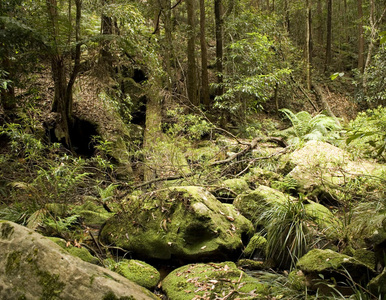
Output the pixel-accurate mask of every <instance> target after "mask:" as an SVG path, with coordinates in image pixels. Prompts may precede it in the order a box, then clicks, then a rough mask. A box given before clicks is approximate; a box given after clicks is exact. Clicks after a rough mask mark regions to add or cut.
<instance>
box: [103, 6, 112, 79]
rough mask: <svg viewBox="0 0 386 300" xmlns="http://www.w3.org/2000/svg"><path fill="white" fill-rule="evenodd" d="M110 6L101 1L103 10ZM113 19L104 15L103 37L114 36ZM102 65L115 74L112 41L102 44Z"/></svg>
mask: <svg viewBox="0 0 386 300" xmlns="http://www.w3.org/2000/svg"><path fill="white" fill-rule="evenodd" d="M107 4H108V0H101V6H102V9H103V8H104V7H105V6H106V5H107ZM113 26H114V24H113V18H112V17H110V16H107V15H105V14H104V13H102V15H101V33H102V35H111V34H113ZM101 46H102V47H101V50H100V56H101V64H102V66H103V68H106V69H107V70H108V72H109V73H110V74H112V73H113V56H112V54H111V51H110V41H109V40H108V39H104V40H102V42H101Z"/></svg>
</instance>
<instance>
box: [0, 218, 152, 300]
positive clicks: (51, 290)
mask: <svg viewBox="0 0 386 300" xmlns="http://www.w3.org/2000/svg"><path fill="white" fill-rule="evenodd" d="M0 287H1V288H0V299H63V300H73V299H95V300H103V299H143V300H145V299H158V297H157V296H155V295H154V294H152V293H151V292H149V291H148V290H147V289H145V288H143V287H141V286H139V285H137V284H136V283H134V282H132V281H130V280H128V279H126V278H125V277H123V276H121V275H119V274H117V273H115V272H112V271H110V270H108V269H105V268H102V267H99V266H96V265H94V264H90V263H87V262H85V261H82V260H81V259H79V258H78V257H75V256H72V255H70V254H68V253H67V251H65V250H64V249H63V248H61V247H60V246H58V245H57V244H55V243H54V242H53V241H51V240H49V239H48V238H45V237H43V236H42V235H40V234H38V233H36V232H34V231H32V230H30V229H28V228H26V227H23V226H21V225H18V224H15V223H12V222H8V221H0Z"/></svg>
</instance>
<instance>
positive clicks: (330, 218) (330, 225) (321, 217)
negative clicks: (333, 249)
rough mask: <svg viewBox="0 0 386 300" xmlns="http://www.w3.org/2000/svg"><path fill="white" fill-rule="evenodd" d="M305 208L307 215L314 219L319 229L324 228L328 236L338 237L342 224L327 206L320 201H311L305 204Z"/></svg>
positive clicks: (331, 237)
mask: <svg viewBox="0 0 386 300" xmlns="http://www.w3.org/2000/svg"><path fill="white" fill-rule="evenodd" d="M304 210H305V212H306V215H308V216H310V217H311V218H312V219H313V221H314V222H315V223H316V225H317V226H318V228H319V230H322V231H323V232H324V233H325V234H326V236H327V237H328V238H330V239H335V238H338V230H337V229H339V228H341V227H342V224H341V222H340V220H339V219H338V218H336V217H335V216H334V215H333V214H332V212H331V211H330V210H329V209H328V208H327V207H325V206H323V205H321V204H319V203H316V202H313V201H309V203H308V204H305V205H304Z"/></svg>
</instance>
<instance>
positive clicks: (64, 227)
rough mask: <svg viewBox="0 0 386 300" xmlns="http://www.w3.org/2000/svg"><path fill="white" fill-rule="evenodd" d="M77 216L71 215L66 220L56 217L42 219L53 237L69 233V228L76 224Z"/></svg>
mask: <svg viewBox="0 0 386 300" xmlns="http://www.w3.org/2000/svg"><path fill="white" fill-rule="evenodd" d="M78 219H79V216H78V215H72V216H68V217H66V218H61V217H59V216H57V217H48V218H45V219H44V222H43V223H44V226H45V227H46V228H47V227H48V228H49V229H48V228H47V229H48V230H49V231H50V232H51V234H53V235H59V236H64V233H65V232H69V231H70V229H71V227H72V226H73V225H74V224H76V223H77V222H78Z"/></svg>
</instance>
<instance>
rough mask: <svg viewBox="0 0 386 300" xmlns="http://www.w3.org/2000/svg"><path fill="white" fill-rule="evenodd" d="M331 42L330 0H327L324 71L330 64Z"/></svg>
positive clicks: (326, 70)
mask: <svg viewBox="0 0 386 300" xmlns="http://www.w3.org/2000/svg"><path fill="white" fill-rule="evenodd" d="M331 44H332V0H327V43H326V61H325V64H324V71H325V72H328V70H329V68H330V65H331V56H332V54H331Z"/></svg>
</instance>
